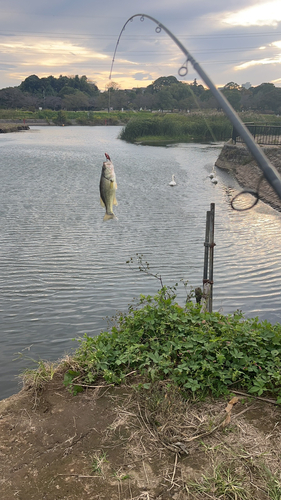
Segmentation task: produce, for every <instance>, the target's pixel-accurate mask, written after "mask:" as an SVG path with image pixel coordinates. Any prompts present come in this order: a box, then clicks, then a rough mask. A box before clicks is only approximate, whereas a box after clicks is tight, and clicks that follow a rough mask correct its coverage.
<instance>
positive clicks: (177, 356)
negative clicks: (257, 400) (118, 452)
mask: <svg viewBox="0 0 281 500" xmlns="http://www.w3.org/2000/svg"><path fill="white" fill-rule="evenodd" d="M168 292H169V291H168ZM80 342H81V345H80V347H79V349H78V351H77V352H76V354H75V356H74V359H75V362H76V363H77V366H78V367H79V368H77V369H78V370H80V373H81V375H82V374H83V380H84V381H85V382H86V383H90V384H91V383H92V382H93V381H94V380H95V379H96V378H98V377H100V376H102V377H104V379H105V380H106V381H107V382H109V383H121V382H122V380H123V379H124V378H125V377H126V375H127V374H128V373H130V372H132V371H134V370H135V371H136V373H138V374H140V375H143V376H145V377H148V379H149V380H151V381H153V380H156V379H170V380H171V381H173V382H174V383H175V384H176V385H177V386H180V387H181V388H182V389H183V390H184V391H187V392H188V391H191V392H192V393H194V394H195V393H196V394H197V395H198V396H199V397H203V396H204V395H206V394H208V393H212V394H213V395H214V396H219V395H222V394H227V393H228V392H230V391H231V389H232V390H234V388H236V389H243V390H246V391H248V392H249V393H250V394H254V395H259V396H260V395H261V394H263V393H264V392H269V393H271V394H273V395H275V396H277V398H278V402H279V403H281V371H280V368H281V325H280V324H276V325H271V324H270V323H268V322H267V321H264V322H262V323H260V322H259V320H258V318H254V319H244V317H243V315H242V314H241V313H240V312H236V313H234V314H232V315H227V316H224V315H222V314H220V313H217V312H215V313H201V312H200V309H199V306H197V305H196V306H195V305H193V304H192V303H191V302H190V303H187V305H186V307H185V308H181V307H180V306H179V305H178V304H177V303H176V301H175V295H173V294H171V293H167V289H166V288H165V287H163V288H162V290H161V291H160V292H159V293H158V294H157V295H156V296H155V297H151V296H147V297H145V296H141V298H140V301H139V303H138V305H137V307H133V306H130V307H129V310H128V313H127V314H120V315H118V316H117V318H116V320H115V324H114V326H113V327H112V328H111V330H110V331H105V332H102V333H101V334H100V335H98V336H97V337H89V336H87V335H85V338H84V339H82V340H81V341H80Z"/></svg>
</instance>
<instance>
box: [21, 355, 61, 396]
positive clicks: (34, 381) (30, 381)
mask: <svg viewBox="0 0 281 500" xmlns="http://www.w3.org/2000/svg"><path fill="white" fill-rule="evenodd" d="M33 361H34V362H35V363H36V364H37V369H36V370H34V369H27V370H25V371H24V372H23V374H22V375H21V378H22V379H23V381H24V384H25V386H29V387H33V388H34V389H40V388H41V387H42V386H43V385H44V384H45V383H46V382H49V381H50V380H52V379H53V377H54V375H55V373H56V372H57V370H58V366H59V363H51V362H49V361H43V360H39V361H35V360H33Z"/></svg>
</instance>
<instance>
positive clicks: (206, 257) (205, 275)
mask: <svg viewBox="0 0 281 500" xmlns="http://www.w3.org/2000/svg"><path fill="white" fill-rule="evenodd" d="M210 220H211V212H210V211H208V212H207V214H206V232H205V243H204V246H205V252H204V269H203V287H204V283H205V281H206V280H207V279H208V267H209V237H210Z"/></svg>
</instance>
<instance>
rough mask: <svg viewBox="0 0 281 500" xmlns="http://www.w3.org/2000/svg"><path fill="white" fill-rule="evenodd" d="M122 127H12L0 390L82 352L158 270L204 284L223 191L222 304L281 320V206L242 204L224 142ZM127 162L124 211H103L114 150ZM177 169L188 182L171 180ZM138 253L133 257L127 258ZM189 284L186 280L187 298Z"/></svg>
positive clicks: (0, 210) (218, 238)
mask: <svg viewBox="0 0 281 500" xmlns="http://www.w3.org/2000/svg"><path fill="white" fill-rule="evenodd" d="M120 131H121V128H120V127H32V128H31V129H30V131H25V132H21V133H16V134H3V135H1V136H0V147H1V183H0V191H1V206H0V239H1V245H0V252H1V259H0V282H1V296H0V322H1V332H0V340H1V354H0V382H1V383H0V398H4V397H7V396H9V395H11V394H13V393H15V392H17V391H18V389H19V387H20V386H19V382H18V380H17V378H16V376H17V375H18V373H19V372H20V371H22V370H23V369H24V368H28V367H34V366H35V365H34V361H33V360H38V359H44V360H56V359H59V358H61V357H63V356H64V354H65V353H69V352H71V350H73V349H75V348H76V347H77V345H78V343H77V341H76V340H75V341H73V339H77V338H79V337H82V336H83V335H84V333H87V334H89V335H97V334H98V333H99V332H100V331H102V330H103V329H105V328H107V319H106V317H108V316H109V317H111V316H113V315H114V314H115V312H116V310H123V311H124V310H127V306H128V304H129V303H131V302H132V299H133V297H138V296H139V294H140V293H143V294H147V293H150V294H151V293H152V294H153V293H155V292H156V291H157V290H158V288H159V285H158V281H157V280H156V279H155V278H152V277H148V276H147V275H145V274H144V273H141V272H139V270H138V264H137V257H136V254H137V253H138V254H143V259H144V261H147V262H148V263H149V264H150V268H151V271H152V272H154V273H159V274H160V275H161V276H162V279H163V282H164V284H166V285H173V284H175V283H176V282H180V280H181V279H184V280H188V289H189V288H194V287H196V286H200V285H201V283H202V275H203V256H204V238H205V223H206V211H207V210H209V209H210V203H215V207H216V214H215V242H216V247H215V261H214V282H215V284H214V292H213V294H214V303H213V309H214V310H220V311H221V312H223V313H229V312H233V311H235V310H236V309H242V310H243V311H244V313H245V315H246V317H252V316H259V317H260V319H261V320H264V319H267V320H269V321H271V322H273V323H274V322H277V321H278V322H280V318H281V314H280V285H281V256H280V225H281V213H279V212H276V211H274V210H273V209H271V208H270V207H268V206H267V205H265V204H263V203H258V205H257V206H256V207H254V208H253V209H252V210H249V211H246V212H236V211H233V210H232V209H231V207H230V197H231V196H232V195H233V194H235V193H236V192H237V189H238V186H237V185H236V183H235V181H234V180H233V179H232V177H231V176H230V175H229V174H228V173H226V172H224V171H220V170H218V169H217V178H218V180H219V182H218V184H217V185H213V184H212V183H211V181H210V179H209V178H208V174H209V173H210V172H211V170H212V168H213V165H214V162H215V160H216V159H217V157H218V155H219V153H220V150H221V147H222V144H219V143H218V144H211V145H207V144H204V145H202V144H177V145H173V146H170V147H151V146H140V145H132V144H127V143H125V142H123V141H120V140H119V139H118V135H119V133H120ZM105 152H107V153H109V154H110V156H111V159H112V161H113V163H114V165H115V171H116V176H117V183H118V190H117V200H118V203H119V205H118V207H116V209H115V213H116V215H117V217H118V220H117V221H113V220H110V221H108V222H105V223H103V220H102V219H103V215H104V209H103V208H102V207H101V206H100V204H99V179H100V174H101V166H102V162H103V160H104V153H105ZM172 174H175V176H176V182H177V186H175V187H173V188H171V187H170V186H169V182H170V180H171V178H172ZM130 257H133V260H134V264H133V265H132V266H131V267H130V266H129V265H128V264H127V263H126V261H128V260H129V259H130ZM185 297H186V292H185V289H184V286H182V285H180V286H179V288H178V298H179V303H184V300H185Z"/></svg>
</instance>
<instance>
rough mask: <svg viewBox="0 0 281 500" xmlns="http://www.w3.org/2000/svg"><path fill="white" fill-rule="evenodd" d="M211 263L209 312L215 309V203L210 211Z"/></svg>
mask: <svg viewBox="0 0 281 500" xmlns="http://www.w3.org/2000/svg"><path fill="white" fill-rule="evenodd" d="M210 214H211V216H210V238H209V240H210V264H209V282H210V285H211V288H210V295H209V312H212V310H213V284H214V281H213V279H214V247H215V242H214V233H215V204H214V203H211V212H210Z"/></svg>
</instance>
